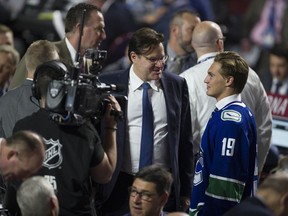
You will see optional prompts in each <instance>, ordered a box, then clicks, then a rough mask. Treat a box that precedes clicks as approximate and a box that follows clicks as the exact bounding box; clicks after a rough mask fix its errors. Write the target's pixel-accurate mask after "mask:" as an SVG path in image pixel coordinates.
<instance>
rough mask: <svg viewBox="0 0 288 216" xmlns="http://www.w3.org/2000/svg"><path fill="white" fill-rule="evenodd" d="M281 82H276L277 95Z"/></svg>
mask: <svg viewBox="0 0 288 216" xmlns="http://www.w3.org/2000/svg"><path fill="white" fill-rule="evenodd" d="M282 84H283V83H282V82H280V81H279V82H277V83H276V89H275V94H278V95H279V94H280V93H279V90H280V88H281V86H282Z"/></svg>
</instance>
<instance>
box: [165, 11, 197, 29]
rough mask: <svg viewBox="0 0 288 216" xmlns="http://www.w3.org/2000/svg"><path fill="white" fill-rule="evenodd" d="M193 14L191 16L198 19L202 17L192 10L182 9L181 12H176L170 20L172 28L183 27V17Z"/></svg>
mask: <svg viewBox="0 0 288 216" xmlns="http://www.w3.org/2000/svg"><path fill="white" fill-rule="evenodd" d="M186 13H188V14H191V15H194V16H196V17H199V18H200V15H199V13H198V12H196V11H193V10H190V9H182V10H179V11H176V12H175V13H174V14H173V15H172V18H171V20H170V24H169V25H170V27H171V26H172V25H177V26H182V25H183V15H184V14H186Z"/></svg>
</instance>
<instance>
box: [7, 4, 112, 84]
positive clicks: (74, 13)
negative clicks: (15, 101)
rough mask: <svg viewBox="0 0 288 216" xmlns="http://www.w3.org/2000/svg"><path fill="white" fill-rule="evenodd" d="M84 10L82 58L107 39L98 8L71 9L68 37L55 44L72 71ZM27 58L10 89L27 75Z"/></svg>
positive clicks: (61, 58)
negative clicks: (86, 52)
mask: <svg viewBox="0 0 288 216" xmlns="http://www.w3.org/2000/svg"><path fill="white" fill-rule="evenodd" d="M83 10H86V13H85V22H84V28H83V35H82V40H81V45H80V56H83V55H84V52H85V50H87V49H88V48H94V49H96V48H98V47H99V45H100V43H101V42H102V40H104V39H105V38H106V33H105V30H104V27H105V24H104V18H103V14H102V13H101V11H100V10H99V9H98V8H97V7H96V6H94V5H91V4H87V3H79V4H77V5H75V6H73V7H72V8H70V9H69V11H68V13H67V15H66V18H65V33H66V37H65V38H64V39H63V40H61V41H57V42H55V45H56V47H57V48H58V49H59V52H58V53H59V56H60V60H61V61H62V62H64V63H65V64H66V65H67V66H68V68H69V69H70V70H72V67H73V66H75V65H77V61H76V59H75V56H76V52H77V51H78V50H77V48H78V42H79V37H80V22H81V17H82V12H83ZM25 56H26V55H24V57H23V58H22V59H21V61H20V63H19V64H18V66H17V68H16V72H15V75H14V77H13V79H12V81H11V83H10V86H9V89H12V88H14V87H16V86H19V85H20V84H21V83H22V82H23V81H24V79H25V77H26V75H27V70H26V67H25Z"/></svg>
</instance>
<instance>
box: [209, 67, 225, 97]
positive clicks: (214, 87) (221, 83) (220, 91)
mask: <svg viewBox="0 0 288 216" xmlns="http://www.w3.org/2000/svg"><path fill="white" fill-rule="evenodd" d="M220 70H221V64H220V63H218V62H214V63H213V64H212V65H211V67H210V68H209V69H208V74H207V76H206V78H205V80H204V82H205V83H206V84H207V91H206V93H207V95H208V96H211V97H214V98H216V100H217V101H219V100H221V99H222V98H224V97H226V96H228V95H227V79H226V78H224V77H223V76H222V75H221V74H220Z"/></svg>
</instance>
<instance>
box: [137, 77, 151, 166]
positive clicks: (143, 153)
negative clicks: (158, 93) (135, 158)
mask: <svg viewBox="0 0 288 216" xmlns="http://www.w3.org/2000/svg"><path fill="white" fill-rule="evenodd" d="M142 88H143V96H142V134H141V150H140V161H139V169H141V168H142V167H145V166H148V165H151V164H152V158H153V141H154V126H153V110H152V105H151V102H150V98H149V94H148V90H149V89H150V85H149V84H148V83H146V82H145V83H143V84H142Z"/></svg>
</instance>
